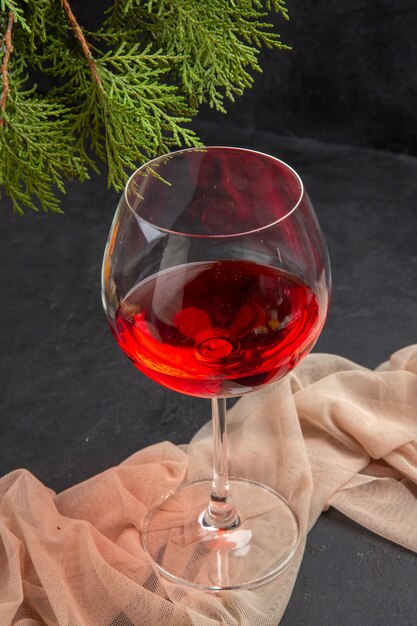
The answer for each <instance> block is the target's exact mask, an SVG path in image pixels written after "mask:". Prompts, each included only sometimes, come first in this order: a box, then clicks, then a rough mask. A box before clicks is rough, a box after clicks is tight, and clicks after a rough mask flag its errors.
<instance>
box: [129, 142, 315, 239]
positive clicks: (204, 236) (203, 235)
mask: <svg viewBox="0 0 417 626" xmlns="http://www.w3.org/2000/svg"><path fill="white" fill-rule="evenodd" d="M205 150H240V151H241V152H250V153H251V154H258V155H260V156H263V157H267V158H268V159H272V160H273V161H275V162H276V163H279V164H280V165H282V166H284V168H285V169H286V170H287V171H288V172H289V173H290V174H291V175H292V176H293V177H294V178H295V179H296V180H297V182H298V184H299V187H300V193H299V197H298V199H297V201H296V202H295V203H294V204H293V206H292V207H291V208H290V209H289V210H288V212H287V213H285V215H282V216H281V217H280V218H278V219H276V220H274V221H273V222H270V223H268V224H265V225H264V226H259V228H252V229H251V230H247V231H242V232H236V233H230V234H228V235H221V234H220V235H210V234H207V233H201V234H199V233H187V232H183V231H177V230H172V229H170V228H165V227H164V226H158V225H157V224H155V223H154V222H150V221H149V220H147V219H145V218H144V217H142V216H141V215H139V214H138V213H137V212H136V211H135V209H134V208H133V207H132V206H131V204H130V202H129V199H128V195H127V192H128V190H129V186H130V184H131V182H132V181H133V180H134V178H135V177H136V176H137V174H138V173H139V172H140V171H142V170H143V169H144V168H145V167H149V166H150V165H152V163H155V161H159V160H160V159H164V158H166V157H170V156H173V155H178V154H183V153H186V152H203V151H205ZM304 192H305V188H304V183H303V181H302V179H301V176H300V175H299V174H298V173H297V172H296V170H295V169H294V168H292V167H291V165H288V163H286V162H285V161H283V160H282V159H278V158H277V157H275V156H272V155H271V154H267V153H266V152H261V151H260V150H252V149H251V148H240V147H235V146H217V145H216V146H201V147H195V148H181V149H180V150H174V151H172V152H167V153H165V154H161V155H159V156H157V157H155V158H154V159H151V160H150V161H147V162H146V163H144V164H143V165H141V166H140V167H138V168H137V169H136V170H135V171H134V172H133V174H131V175H130V176H129V178H128V180H127V182H126V184H125V186H124V190H123V197H124V199H125V202H126V205H127V206H128V208H129V209H130V210H131V211H132V213H133V214H134V215H135V217H136V219H138V220H140V221H141V222H143V224H146V225H147V226H148V227H150V228H153V229H155V230H158V231H160V232H161V233H165V234H168V235H181V236H182V237H192V238H195V239H229V238H232V237H243V236H246V235H253V234H255V233H258V232H261V231H264V230H267V229H268V228H271V227H273V226H276V225H277V224H279V223H280V222H282V221H284V220H286V219H287V218H288V217H289V216H290V215H292V214H293V213H294V211H296V210H297V208H298V207H299V206H300V204H301V201H302V199H303V196H304Z"/></svg>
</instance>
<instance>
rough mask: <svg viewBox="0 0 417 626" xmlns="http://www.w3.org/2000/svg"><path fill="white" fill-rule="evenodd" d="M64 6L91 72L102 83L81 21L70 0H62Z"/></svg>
mask: <svg viewBox="0 0 417 626" xmlns="http://www.w3.org/2000/svg"><path fill="white" fill-rule="evenodd" d="M62 6H63V7H64V11H65V13H66V14H67V18H68V21H69V23H70V25H71V28H72V30H73V32H74V35H75V36H76V38H77V39H78V41H79V42H80V44H81V48H82V49H83V52H84V56H85V58H86V59H87V61H88V65H89V66H90V70H91V74H92V76H93V78H94V80H95V81H96V82H97V83H98V84H99V85H101V78H100V75H99V73H98V71H97V66H96V64H95V63H94V59H93V56H92V54H91V50H90V46H89V45H88V43H87V40H86V38H85V37H84V33H83V31H82V29H81V26H80V25H79V23H78V22H77V18H76V17H75V15H74V13H73V12H72V9H71V7H70V4H69V2H68V0H62Z"/></svg>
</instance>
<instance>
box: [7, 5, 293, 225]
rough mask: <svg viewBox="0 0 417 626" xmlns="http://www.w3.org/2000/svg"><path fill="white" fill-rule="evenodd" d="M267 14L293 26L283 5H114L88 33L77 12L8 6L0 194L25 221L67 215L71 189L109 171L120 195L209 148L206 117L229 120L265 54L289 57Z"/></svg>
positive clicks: (64, 7)
mask: <svg viewBox="0 0 417 626" xmlns="http://www.w3.org/2000/svg"><path fill="white" fill-rule="evenodd" d="M269 11H275V12H277V13H280V14H281V15H282V16H283V17H284V18H287V13H286V9H285V4H284V0H238V1H237V0H236V1H234V2H230V0H147V2H143V0H113V4H112V5H111V6H110V8H109V10H108V11H106V14H105V15H104V16H103V24H102V26H101V27H99V28H98V29H97V30H96V31H94V32H89V31H86V30H85V29H83V28H82V26H81V24H80V23H79V21H78V19H77V16H76V13H75V12H74V10H73V7H72V6H71V4H70V0H0V41H1V42H2V46H1V47H0V76H1V85H0V192H1V191H3V192H4V193H5V195H7V196H9V197H10V198H11V199H12V203H13V207H14V210H15V211H17V212H19V213H20V212H23V209H24V208H25V207H29V208H31V209H34V210H38V209H39V208H41V209H43V210H45V211H59V210H60V208H59V206H60V205H59V199H58V197H57V194H56V191H60V192H64V191H65V179H67V178H69V177H75V178H78V179H80V180H85V179H86V178H88V173H89V171H91V170H94V171H98V169H99V163H100V162H102V163H103V164H105V166H106V167H107V172H108V184H109V186H113V187H114V188H116V189H118V190H120V189H121V188H122V187H123V185H124V183H125V181H126V178H127V176H128V175H129V174H130V173H131V172H132V171H133V170H134V169H135V168H136V167H138V166H139V165H140V164H141V163H143V162H144V161H147V160H149V159H151V158H153V157H154V156H156V155H157V154H160V153H162V152H168V151H169V150H171V149H173V148H174V147H178V146H197V145H200V142H199V139H198V137H197V136H196V135H195V133H194V132H193V131H192V130H191V129H190V128H189V123H190V122H191V120H192V118H193V117H194V115H195V114H196V113H197V110H198V107H199V106H200V105H201V104H202V103H203V102H208V103H209V104H210V105H211V106H213V107H215V108H217V109H219V110H221V111H224V110H225V98H226V99H229V100H233V99H234V98H235V97H236V96H238V95H240V94H241V93H242V92H243V90H244V89H245V88H247V87H250V86H251V85H252V82H253V71H260V67H259V63H258V55H259V51H260V49H261V48H262V47H263V46H268V47H275V48H284V47H285V46H284V45H283V44H282V43H281V41H280V38H279V35H278V34H277V33H276V32H274V29H273V27H272V25H271V24H270V23H269V22H268V12H269ZM39 72H40V73H41V74H44V75H45V76H47V77H49V78H48V79H47V80H48V81H49V85H50V84H51V83H55V84H54V85H52V87H50V88H49V90H48V91H47V93H41V91H40V90H38V88H37V87H36V85H35V86H33V76H34V74H37V75H38V76H39ZM31 85H32V86H31ZM43 91H45V89H43Z"/></svg>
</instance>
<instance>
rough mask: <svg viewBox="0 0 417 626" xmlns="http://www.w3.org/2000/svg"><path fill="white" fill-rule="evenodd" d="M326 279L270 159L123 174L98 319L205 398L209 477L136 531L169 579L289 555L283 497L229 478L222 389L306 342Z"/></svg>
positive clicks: (124, 345) (198, 578)
mask: <svg viewBox="0 0 417 626" xmlns="http://www.w3.org/2000/svg"><path fill="white" fill-rule="evenodd" d="M329 290H330V269H329V261H328V255H327V250H326V245H325V242H324V239H323V236H322V234H321V231H320V227H319V225H318V222H317V219H316V217H315V214H314V211H313V209H312V206H311V204H310V202H309V199H308V197H307V194H306V192H305V190H304V187H303V184H302V181H301V179H300V177H299V176H298V174H297V173H296V172H295V171H294V170H293V169H291V167H289V166H288V165H286V164H285V163H284V162H283V161H280V160H278V159H277V158H274V157H272V156H268V155H266V154H262V153H260V152H255V151H252V150H246V149H242V148H232V147H207V148H191V149H186V150H181V151H178V152H173V153H171V154H168V155H165V156H161V157H158V158H156V159H154V160H153V161H150V162H149V163H147V164H146V165H144V166H142V167H140V168H139V169H138V170H137V171H136V172H135V173H134V174H133V175H132V176H131V178H130V179H129V181H128V182H127V184H126V187H125V190H124V193H123V196H122V198H121V200H120V203H119V206H118V208H117V211H116V214H115V217H114V220H113V224H112V227H111V230H110V234H109V238H108V242H107V246H106V250H105V254H104V260H103V272H102V294H103V304H104V309H105V312H106V316H107V320H108V323H109V325H110V328H111V330H112V332H113V335H114V337H115V339H116V341H117V342H118V344H119V346H120V347H121V349H122V350H123V351H124V352H125V354H126V355H127V356H128V357H129V359H130V360H131V361H132V362H133V364H134V365H135V366H136V367H137V368H138V369H139V370H140V371H141V372H143V373H144V374H146V375H147V376H149V377H150V378H151V379H153V380H154V381H156V382H157V383H159V384H161V385H164V386H166V387H168V388H170V389H173V390H175V391H179V392H181V393H184V394H189V395H193V396H200V397H207V398H211V402H212V415H213V420H212V422H213V474H212V478H211V479H210V478H208V479H207V480H200V481H194V482H185V483H184V484H182V485H180V486H179V487H178V489H176V490H175V491H173V492H171V493H169V494H164V497H163V498H162V499H161V500H160V501H159V502H157V503H156V504H155V506H154V507H153V508H152V509H151V510H150V511H149V513H148V516H147V518H146V523H145V526H144V528H143V529H142V530H143V533H142V541H143V545H144V548H145V550H146V551H147V552H148V554H149V555H150V556H151V557H152V559H153V560H154V562H155V563H156V565H157V567H158V568H159V570H160V572H161V573H162V574H163V575H165V576H166V577H168V578H169V579H171V580H174V581H176V582H180V583H183V584H186V585H190V586H192V587H197V588H202V589H211V590H222V589H239V588H250V587H255V586H257V585H259V584H262V583H264V582H266V581H267V580H269V579H271V578H272V577H274V576H275V575H277V574H278V573H279V572H281V571H282V570H283V569H284V567H286V565H287V564H288V563H289V562H290V560H291V558H292V557H293V555H294V553H295V551H296V548H297V545H298V542H299V524H298V520H297V517H296V515H295V513H294V512H293V511H292V509H291V507H290V505H289V504H288V502H287V501H286V500H285V499H284V498H283V497H282V496H281V495H280V494H278V493H277V492H275V491H274V490H273V489H271V488H270V487H268V486H266V485H262V484H260V483H257V482H255V481H251V480H244V479H242V478H233V479H229V477H228V469H227V445H226V398H228V397H235V396H240V395H242V394H246V393H248V392H251V391H254V390H256V389H260V388H261V387H263V386H264V385H267V384H270V383H272V382H275V381H277V380H279V379H281V378H282V377H283V376H285V374H287V373H288V372H289V371H290V370H291V369H292V368H293V367H294V366H295V365H296V364H297V363H298V362H299V361H300V359H302V358H303V357H304V356H306V355H307V354H308V352H310V350H311V349H312V347H313V346H314V344H315V342H316V340H317V338H318V336H319V334H320V331H321V329H322V327H323V324H324V321H325V318H326V314H327V309H328V302H329ZM271 546H276V548H275V549H272V550H271Z"/></svg>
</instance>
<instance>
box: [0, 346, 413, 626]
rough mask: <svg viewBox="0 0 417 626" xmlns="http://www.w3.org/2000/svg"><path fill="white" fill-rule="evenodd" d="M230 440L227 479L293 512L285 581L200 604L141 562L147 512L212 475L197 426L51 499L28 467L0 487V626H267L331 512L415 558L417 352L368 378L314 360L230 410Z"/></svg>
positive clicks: (322, 357) (320, 357) (204, 598)
mask: <svg viewBox="0 0 417 626" xmlns="http://www.w3.org/2000/svg"><path fill="white" fill-rule="evenodd" d="M228 441H229V446H230V473H231V475H232V476H239V477H243V478H245V477H246V478H250V479H252V480H256V481H258V482H261V483H264V484H266V485H268V486H270V487H272V488H273V489H275V490H277V491H278V492H280V493H281V494H282V495H283V496H284V497H285V498H286V499H287V500H288V501H289V502H290V504H291V506H292V507H293V509H294V510H295V511H296V513H297V516H298V519H299V522H300V527H301V532H302V541H301V543H300V546H299V548H298V551H297V554H296V556H295V558H294V559H293V561H292V562H291V563H290V565H289V566H288V567H287V569H286V570H284V572H283V573H282V574H281V575H279V576H278V577H277V578H275V579H274V580H272V581H270V582H268V583H267V584H265V585H263V586H261V587H259V588H256V589H253V590H241V591H227V592H226V591H225V592H221V593H206V592H203V591H199V590H196V589H191V588H187V587H184V586H181V585H179V584H175V583H173V582H169V581H167V580H165V579H164V578H162V577H161V576H160V575H159V574H158V571H157V570H156V568H155V566H154V565H153V563H152V562H151V560H150V559H149V557H148V556H147V555H146V554H145V552H144V550H143V548H142V545H141V529H142V524H143V521H144V518H145V516H146V514H147V511H148V510H149V508H150V507H152V506H153V505H154V504H155V503H156V502H157V501H158V500H159V499H160V498H161V497H163V495H164V494H165V493H167V492H169V491H172V490H173V489H175V488H176V487H177V486H178V485H180V484H181V483H182V482H183V481H184V480H190V479H192V480H194V479H197V478H202V477H205V478H207V477H210V473H211V470H210V466H211V428H210V425H206V426H205V427H203V428H202V429H201V430H200V431H199V432H198V433H197V434H196V435H195V437H193V439H192V440H191V442H190V443H189V445H188V446H180V447H178V446H174V445H173V444H170V443H168V442H163V443H160V444H156V445H154V446H151V447H149V448H146V449H144V450H141V451H139V452H137V453H136V454H134V455H133V456H131V457H130V458H128V459H126V461H124V462H123V463H122V464H121V465H119V466H117V467H114V468H111V469H109V470H107V471H106V472H103V473H102V474H99V475H97V476H95V477H93V478H91V479H89V480H88V481H85V482H84V483H81V484H79V485H75V486H74V487H72V488H70V489H68V490H67V491H65V492H63V493H61V494H59V495H55V494H54V493H53V492H52V491H51V490H49V489H48V488H47V487H46V486H45V485H43V484H42V483H40V482H39V481H38V480H37V479H36V478H35V477H34V476H33V475H31V474H30V473H29V472H27V471H26V470H16V471H13V472H11V473H10V474H8V475H7V476H4V477H3V478H2V479H0V624H2V626H3V625H4V626H8V625H18V626H35V625H41V624H42V625H43V624H47V625H48V626H49V625H53V626H55V625H56V626H132V625H133V626H136V625H138V626H146V625H148V624H149V625H150V626H156V625H161V626H165V625H166V626H168V625H169V626H171V625H172V624H175V625H178V626H182V625H184V626H189V625H195V626H215V625H218V624H226V625H229V626H235V625H238V624H239V625H247V626H254V625H259V626H276V625H277V624H278V623H279V620H280V619H281V617H282V615H283V613H284V611H285V607H286V605H287V603H288V600H289V598H290V595H291V592H292V589H293V586H294V583H295V580H296V577H297V572H298V569H299V566H300V563H301V560H302V556H303V551H304V546H305V540H306V536H307V533H308V531H309V530H310V529H311V527H312V526H313V525H314V524H315V522H316V520H317V518H318V517H319V515H320V513H321V512H322V511H323V510H325V509H326V508H328V507H329V506H332V507H334V508H336V509H337V510H339V511H341V512H342V513H344V514H345V515H347V516H348V517H350V518H351V519H352V520H354V521H355V522H357V523H359V524H362V525H363V526H364V527H366V528H368V529H369V530H370V531H372V532H375V533H378V534H380V535H381V536H383V537H385V538H387V539H388V540H390V541H394V542H397V543H399V544H401V545H402V546H405V547H406V548H408V549H410V550H414V551H417V499H416V495H417V345H414V346H409V347H407V348H404V349H402V350H399V351H398V352H396V353H395V354H393V355H392V357H391V359H390V361H389V362H387V363H384V364H383V365H382V366H380V367H379V368H377V370H375V371H371V370H368V369H366V368H364V367H361V366H359V365H356V364H354V363H352V362H350V361H347V360H346V359H343V358H341V357H337V356H332V355H326V354H313V355H310V356H309V357H307V358H306V359H305V361H304V362H303V363H301V364H300V365H299V366H298V367H297V368H296V370H295V371H294V372H292V373H291V374H290V375H289V376H287V377H286V378H285V379H284V380H283V381H281V382H279V383H276V384H272V385H270V386H269V387H266V388H265V389H264V390H262V391H260V392H257V393H254V394H249V395H247V396H245V397H243V398H242V399H241V400H239V402H237V403H236V404H235V405H234V407H233V408H232V409H231V410H230V412H229V415H228ZM273 549H276V546H271V550H273Z"/></svg>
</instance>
